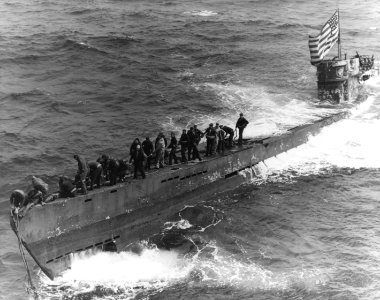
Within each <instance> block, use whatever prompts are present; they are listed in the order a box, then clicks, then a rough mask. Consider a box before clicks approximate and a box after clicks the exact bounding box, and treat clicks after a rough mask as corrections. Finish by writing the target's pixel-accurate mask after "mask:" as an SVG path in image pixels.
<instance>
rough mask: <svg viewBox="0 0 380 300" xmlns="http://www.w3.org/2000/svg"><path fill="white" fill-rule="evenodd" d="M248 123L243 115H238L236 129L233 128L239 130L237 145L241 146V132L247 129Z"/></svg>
mask: <svg viewBox="0 0 380 300" xmlns="http://www.w3.org/2000/svg"><path fill="white" fill-rule="evenodd" d="M248 123H249V122H248V121H247V120H246V119H245V118H244V117H243V113H240V117H239V119H238V120H237V122H236V127H235V128H238V129H239V141H238V145H242V144H243V131H244V128H245V127H247V125H248Z"/></svg>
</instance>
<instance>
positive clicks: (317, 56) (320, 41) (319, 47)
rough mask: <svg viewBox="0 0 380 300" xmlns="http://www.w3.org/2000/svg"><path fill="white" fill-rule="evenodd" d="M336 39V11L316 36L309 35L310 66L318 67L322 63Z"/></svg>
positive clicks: (337, 22) (337, 15) (337, 29)
mask: <svg viewBox="0 0 380 300" xmlns="http://www.w3.org/2000/svg"><path fill="white" fill-rule="evenodd" d="M338 37H339V12H338V11H336V12H335V13H334V14H333V16H332V17H331V18H330V19H329V20H328V21H327V22H326V24H325V26H323V28H322V30H321V32H320V33H319V34H318V35H317V36H310V35H309V49H310V56H311V64H312V65H318V64H319V63H320V62H321V61H322V59H323V58H324V57H325V55H326V54H327V53H328V52H329V51H330V49H331V48H332V47H333V46H334V45H335V43H336V41H337V40H338Z"/></svg>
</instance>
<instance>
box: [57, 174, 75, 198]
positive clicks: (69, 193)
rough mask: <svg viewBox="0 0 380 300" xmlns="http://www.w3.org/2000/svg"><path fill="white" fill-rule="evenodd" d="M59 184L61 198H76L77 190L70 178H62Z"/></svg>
mask: <svg viewBox="0 0 380 300" xmlns="http://www.w3.org/2000/svg"><path fill="white" fill-rule="evenodd" d="M58 184H59V198H68V197H75V195H76V191H77V189H76V187H75V185H74V184H73V182H72V180H70V178H68V177H67V176H61V177H60V178H59V183H58Z"/></svg>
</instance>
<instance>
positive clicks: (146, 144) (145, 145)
mask: <svg viewBox="0 0 380 300" xmlns="http://www.w3.org/2000/svg"><path fill="white" fill-rule="evenodd" d="M141 146H142V149H143V150H144V153H145V155H146V156H147V159H146V165H145V169H146V170H150V163H151V161H152V155H153V143H152V141H151V140H150V138H149V136H147V137H146V138H145V141H143V142H142V145H141Z"/></svg>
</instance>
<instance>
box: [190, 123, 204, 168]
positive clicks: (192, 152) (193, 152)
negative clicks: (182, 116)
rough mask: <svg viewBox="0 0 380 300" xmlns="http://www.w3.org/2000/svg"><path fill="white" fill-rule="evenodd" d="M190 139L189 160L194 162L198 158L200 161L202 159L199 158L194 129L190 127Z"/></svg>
mask: <svg viewBox="0 0 380 300" xmlns="http://www.w3.org/2000/svg"><path fill="white" fill-rule="evenodd" d="M187 136H188V138H189V144H188V146H187V151H188V152H187V157H188V160H194V159H196V158H198V159H199V160H200V161H201V160H202V158H201V157H200V156H199V151H198V147H197V138H196V136H195V132H194V128H193V127H190V130H189V131H188V132H187Z"/></svg>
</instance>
